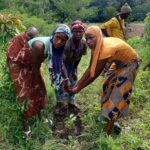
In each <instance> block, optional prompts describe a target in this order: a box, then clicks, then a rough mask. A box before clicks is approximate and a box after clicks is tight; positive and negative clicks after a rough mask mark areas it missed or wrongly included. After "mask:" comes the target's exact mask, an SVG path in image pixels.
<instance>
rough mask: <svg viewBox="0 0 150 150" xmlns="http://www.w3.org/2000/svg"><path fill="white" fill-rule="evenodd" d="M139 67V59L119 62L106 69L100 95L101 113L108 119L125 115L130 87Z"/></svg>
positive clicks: (128, 102)
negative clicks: (125, 62)
mask: <svg viewBox="0 0 150 150" xmlns="http://www.w3.org/2000/svg"><path fill="white" fill-rule="evenodd" d="M138 68H139V61H137V60H135V61H133V62H132V63H130V64H128V65H127V64H121V65H120V66H119V67H117V68H116V69H114V70H111V71H110V72H109V71H108V74H107V77H106V80H105V82H104V84H103V94H102V97H101V107H102V115H103V116H104V117H106V118H107V119H108V120H116V119H118V118H119V117H122V116H127V115H128V112H129V104H130V99H131V93H132V87H133V83H134V80H135V77H136V75H137V71H138Z"/></svg>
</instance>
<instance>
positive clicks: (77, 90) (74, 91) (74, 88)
mask: <svg viewBox="0 0 150 150" xmlns="http://www.w3.org/2000/svg"><path fill="white" fill-rule="evenodd" d="M69 92H70V93H71V94H75V93H78V92H79V87H78V85H75V86H73V87H72V88H71V90H70V91H69Z"/></svg>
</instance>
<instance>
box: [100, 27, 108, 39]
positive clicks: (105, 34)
mask: <svg viewBox="0 0 150 150" xmlns="http://www.w3.org/2000/svg"><path fill="white" fill-rule="evenodd" d="M101 30H102V33H103V34H104V36H106V37H109V35H108V32H107V30H106V29H101Z"/></svg>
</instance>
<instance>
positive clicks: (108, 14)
mask: <svg viewBox="0 0 150 150" xmlns="http://www.w3.org/2000/svg"><path fill="white" fill-rule="evenodd" d="M116 14H117V11H116V8H115V7H113V6H108V7H106V8H105V10H104V17H105V18H106V20H109V19H110V18H112V17H114V16H115V15H116Z"/></svg>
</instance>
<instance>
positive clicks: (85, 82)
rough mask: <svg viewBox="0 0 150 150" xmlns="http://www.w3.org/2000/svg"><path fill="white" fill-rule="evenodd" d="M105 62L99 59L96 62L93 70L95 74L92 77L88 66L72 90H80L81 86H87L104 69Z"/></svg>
mask: <svg viewBox="0 0 150 150" xmlns="http://www.w3.org/2000/svg"><path fill="white" fill-rule="evenodd" d="M105 64H106V61H105V60H103V61H99V62H98V63H97V67H96V70H95V75H94V77H91V75H90V69H89V68H88V69H87V70H86V72H85V73H84V75H83V76H82V77H81V79H80V80H79V82H78V83H77V85H76V87H75V89H73V90H72V91H73V92H75V93H76V92H79V91H80V90H82V89H83V88H85V87H86V86H88V85H89V84H90V83H92V82H93V81H94V80H95V79H96V78H97V77H98V76H99V75H100V73H101V72H102V70H103V69H104V67H105Z"/></svg>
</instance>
